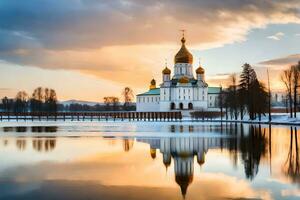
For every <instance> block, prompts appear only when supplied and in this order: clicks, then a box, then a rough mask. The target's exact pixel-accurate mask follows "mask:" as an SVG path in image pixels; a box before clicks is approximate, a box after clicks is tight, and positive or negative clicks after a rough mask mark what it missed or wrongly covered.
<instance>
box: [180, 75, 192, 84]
mask: <svg viewBox="0 0 300 200" xmlns="http://www.w3.org/2000/svg"><path fill="white" fill-rule="evenodd" d="M189 80H190V79H189V77H187V76H183V77H181V78H180V79H179V83H188V82H189Z"/></svg>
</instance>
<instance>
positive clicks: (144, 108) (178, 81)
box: [136, 36, 221, 112]
mask: <svg viewBox="0 0 300 200" xmlns="http://www.w3.org/2000/svg"><path fill="white" fill-rule="evenodd" d="M185 42H186V40H185V38H184V36H183V37H182V39H181V48H180V50H179V51H178V53H177V54H176V55H175V58H174V63H175V64H174V72H173V75H172V76H171V70H170V69H169V68H168V67H167V66H166V67H165V68H164V69H163V70H162V80H163V82H162V83H161V84H160V87H156V81H155V80H154V79H153V80H151V83H150V87H149V90H148V91H147V92H145V93H142V94H138V95H137V97H136V98H137V99H136V106H137V111H139V112H159V111H161V112H166V111H172V110H181V111H183V110H199V111H200V110H201V111H202V110H203V111H214V110H218V99H219V93H220V91H221V88H219V87H209V86H208V84H207V83H206V82H205V70H204V68H203V67H202V66H199V67H198V68H197V69H196V70H195V74H196V76H194V70H193V55H192V54H191V53H190V52H189V51H188V49H187V48H186V46H185Z"/></svg>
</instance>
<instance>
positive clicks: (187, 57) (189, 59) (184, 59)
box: [174, 37, 193, 64]
mask: <svg viewBox="0 0 300 200" xmlns="http://www.w3.org/2000/svg"><path fill="white" fill-rule="evenodd" d="M181 43H182V45H181V48H180V50H179V51H178V53H177V54H176V56H175V59H174V62H175V64H176V63H189V64H192V63H193V55H192V54H191V53H190V52H189V50H187V48H186V47H185V38H184V37H183V38H182V39H181Z"/></svg>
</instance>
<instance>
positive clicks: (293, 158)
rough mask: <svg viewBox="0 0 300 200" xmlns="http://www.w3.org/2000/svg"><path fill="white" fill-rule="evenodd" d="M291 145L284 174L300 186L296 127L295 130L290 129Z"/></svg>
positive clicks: (299, 161) (299, 160)
mask: <svg viewBox="0 0 300 200" xmlns="http://www.w3.org/2000/svg"><path fill="white" fill-rule="evenodd" d="M289 143H290V145H289V151H288V154H287V158H286V161H285V163H284V165H283V172H284V174H285V175H286V176H287V177H289V178H290V179H291V180H292V182H294V183H298V184H300V159H299V157H300V155H299V153H300V152H299V144H298V135H297V128H296V127H295V128H294V129H293V128H292V127H291V129H290V142H289Z"/></svg>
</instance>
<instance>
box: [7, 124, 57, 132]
mask: <svg viewBox="0 0 300 200" xmlns="http://www.w3.org/2000/svg"><path fill="white" fill-rule="evenodd" d="M28 130H31V132H32V133H43V132H44V133H54V132H57V126H32V127H26V126H17V127H3V131H4V132H20V133H22V132H27V131H28Z"/></svg>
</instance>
